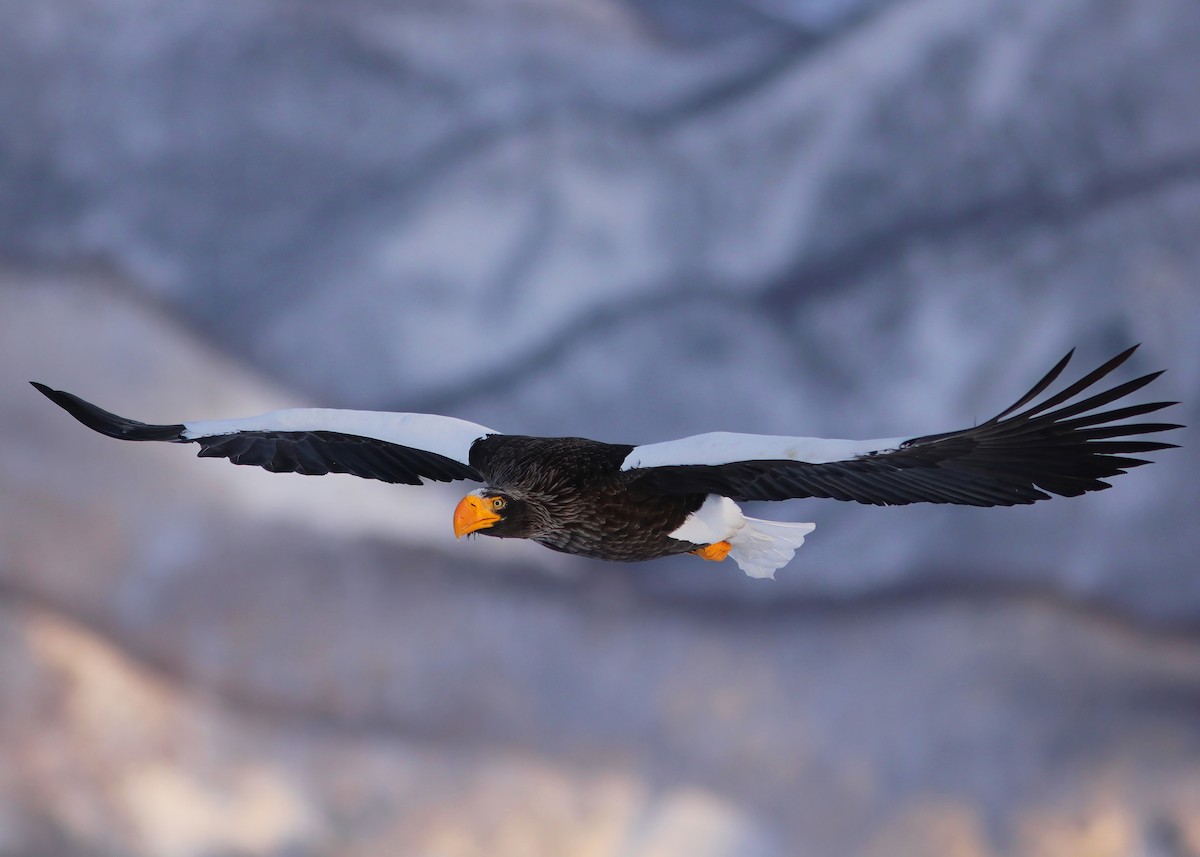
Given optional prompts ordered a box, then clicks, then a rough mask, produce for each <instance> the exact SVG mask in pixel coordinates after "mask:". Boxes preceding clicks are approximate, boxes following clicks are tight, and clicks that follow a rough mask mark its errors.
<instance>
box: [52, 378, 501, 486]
mask: <svg viewBox="0 0 1200 857" xmlns="http://www.w3.org/2000/svg"><path fill="white" fill-rule="evenodd" d="M33 386H34V387H36V388H37V389H38V390H40V391H41V392H42V393H44V394H45V395H46V396H47V397H48V398H49V399H50V400H51V401H53V402H54V403H55V404H57V405H59V406H60V407H62V408H63V409H64V410H66V411H67V412H68V413H69V414H71V416H73V417H75V418H76V419H77V420H79V421H80V422H81V423H83V424H84V425H85V426H87V427H88V428H91V429H95V430H96V431H98V432H100V433H101V434H105V435H108V436H109V437H115V438H120V439H121V440H162V441H169V442H172V443H198V444H200V453H199V455H200V457H201V458H228V459H229V460H230V461H232V462H233V463H234V464H252V465H256V466H258V467H263V468H266V469H267V470H271V471H274V472H277V473H293V472H294V473H304V474H309V475H317V476H319V475H324V474H326V473H350V474H353V475H354V476H361V477H363V478H365V479H378V480H380V481H383V482H398V483H403V484H407V485H420V484H421V480H422V478H424V479H433V480H437V481H439V482H450V481H452V480H455V479H473V480H475V481H482V479H481V478H480V476H479V473H478V472H477V471H476V470H475V468H473V467H472V466H471V465H470V463H469V461H468V455H469V452H470V449H471V445H472V444H473V443H474V442H475V441H476V440H478V439H479V438H482V437H485V436H487V435H489V434H496V432H494V431H492V430H491V429H489V428H485V427H484V426H481V425H477V424H476V423H472V422H467V421H466V420H459V419H455V418H453V417H442V416H436V415H434V414H400V413H385V412H380V411H344V410H332V409H324V408H312V409H296V410H286V411H275V412H274V413H270V414H263V415H262V416H257V417H247V418H245V419H237V420H212V421H205V422H187V423H178V424H175V425H147V424H145V423H140V422H137V421H136V420H129V419H125V418H124V417H119V416H117V415H116V414H110V413H109V412H108V411H105V410H102V409H101V408H98V407H96V406H95V405H93V404H91V403H90V402H85V401H84V400H83V399H81V398H79V397H78V396H74V395H72V394H70V393H64V392H61V391H59V390H52V389H50V388H49V387H47V386H46V385H44V384H38V383H36V382H34V383H33Z"/></svg>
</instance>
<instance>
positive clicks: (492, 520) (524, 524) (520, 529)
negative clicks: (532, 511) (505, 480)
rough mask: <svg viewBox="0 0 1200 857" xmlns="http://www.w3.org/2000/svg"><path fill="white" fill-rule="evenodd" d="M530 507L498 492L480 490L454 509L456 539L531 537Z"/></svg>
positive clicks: (472, 493) (509, 495) (460, 502)
mask: <svg viewBox="0 0 1200 857" xmlns="http://www.w3.org/2000/svg"><path fill="white" fill-rule="evenodd" d="M526 511H527V504H526V502H525V501H524V500H520V499H518V498H516V497H513V496H512V495H511V494H506V493H505V492H503V491H496V490H495V489H492V488H480V489H478V490H476V491H472V492H471V493H470V494H468V495H467V496H466V497H463V498H462V500H460V501H459V503H458V506H456V507H455V509H454V536H455V538H462V537H463V536H465V535H467V534H468V533H481V534H483V535H485V536H496V537H497V538H501V539H522V538H528V537H529V526H528V523H529V522H528V516H527V514H526Z"/></svg>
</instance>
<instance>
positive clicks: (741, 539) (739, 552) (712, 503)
mask: <svg viewBox="0 0 1200 857" xmlns="http://www.w3.org/2000/svg"><path fill="white" fill-rule="evenodd" d="M816 527H817V525H816V524H793V523H788V522H785V521H763V520H760V519H758V518H748V517H746V516H745V515H743V514H742V510H741V507H739V506H738V504H737V503H735V502H733V501H732V500H730V499H729V498H728V497H721V496H720V495H718V494H709V495H708V498H707V499H705V501H704V505H703V506H701V507H700V508H699V509H697V510H696V511H695V512H693V513H692V514H690V515H688V517H687V520H686V521H684V522H683V525H682V526H680V527H679V529H677V530H675V531H674V532H673V533H671V538H673V539H679V540H680V541H685V542H692V543H693V544H698V545H711V544H716V543H717V542H729V544H730V545H732V547H731V549H730V551H729V556H730V557H731V558H732V559H733V561H734V562H736V563H737V564H738V568H740V569H741V570H742V571H744V572H746V574H748V575H750V577H771V578H773V577H774V576H775V569H777V568H781V567H782V566H785V565H787V564H788V563H789V562H791V559H792V555H793V554H794V553H795V552H796V548H798V547H800V545H802V544H804V537H805V536H807V535H808V534H809V533H811V532H812V531H813V530H815V529H816Z"/></svg>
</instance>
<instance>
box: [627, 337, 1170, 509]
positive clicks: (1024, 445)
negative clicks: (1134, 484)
mask: <svg viewBox="0 0 1200 857" xmlns="http://www.w3.org/2000/svg"><path fill="white" fill-rule="evenodd" d="M1136 348H1137V346H1136V345H1135V346H1134V347H1133V348H1129V349H1128V350H1126V351H1123V352H1122V353H1120V354H1118V355H1117V356H1116V357H1114V358H1113V359H1111V360H1109V361H1108V362H1107V363H1105V364H1104V365H1103V366H1100V367H1099V368H1098V369H1096V370H1095V371H1094V372H1091V373H1089V374H1088V375H1086V376H1085V377H1083V378H1081V379H1079V380H1078V381H1076V382H1075V383H1074V384H1071V385H1070V386H1068V387H1066V388H1065V389H1063V390H1061V391H1060V392H1058V393H1055V394H1054V395H1052V396H1049V397H1048V398H1046V399H1045V400H1043V401H1042V402H1040V403H1038V404H1036V405H1033V406H1031V407H1028V408H1026V407H1025V406H1026V405H1029V403H1030V402H1032V401H1034V399H1036V398H1037V397H1038V396H1039V395H1040V394H1041V393H1042V392H1043V391H1044V390H1046V388H1047V387H1049V386H1050V385H1051V384H1052V383H1053V382H1054V380H1055V379H1056V378H1058V376H1059V375H1060V374H1061V373H1062V371H1063V369H1064V368H1065V367H1066V365H1067V363H1068V362H1069V361H1070V359H1071V355H1072V353H1074V352H1073V351H1072V352H1068V354H1067V355H1066V356H1065V357H1064V358H1063V359H1062V360H1060V361H1059V362H1058V364H1057V365H1055V367H1054V368H1053V369H1051V370H1050V371H1049V372H1048V373H1046V376H1045V377H1044V378H1042V380H1040V381H1039V382H1038V383H1037V384H1035V385H1034V386H1033V389H1031V390H1030V391H1029V392H1028V393H1026V394H1025V395H1024V396H1022V397H1021V399H1020V400H1019V401H1018V402H1017V403H1016V404H1014V405H1013V406H1012V407H1010V408H1008V409H1007V410H1005V411H1004V412H1002V413H1000V414H998V415H997V416H995V417H993V418H992V419H990V420H988V421H987V422H985V423H982V424H980V425H977V426H975V427H973V428H969V429H964V430H962V431H955V432H948V433H946V434H935V435H926V436H924V437H915V438H909V439H905V438H889V439H885V440H868V441H847V440H821V439H817V438H798V437H774V436H768V435H745V434H732V433H725V432H718V433H714V434H704V435H696V436H694V437H688V438H683V439H681V440H673V441H667V442H665V443H655V444H649V445H646V446H638V447H635V448H634V449H633V451H632V452H631V453H630V454H629V456H628V457H627V458H626V459H625V461H624V463H623V464H622V470H625V471H631V473H630V480H631V486H632V487H636V488H638V489H641V490H645V491H648V492H653V493H660V494H691V493H709V494H720V495H723V496H725V497H730V498H732V499H734V500H786V499H789V498H795V497H828V498H832V499H835V500H855V501H857V502H859V503H872V504H875V505H901V504H906V503H957V504H962V505H970V506H1012V505H1017V504H1026V503H1033V502H1035V501H1037V500H1044V499H1047V498H1049V497H1050V495H1052V494H1058V495H1060V496H1064V497H1074V496H1077V495H1079V494H1083V493H1084V492H1087V491H1098V490H1100V489H1103V488H1108V487H1109V484H1108V483H1107V482H1104V481H1102V480H1104V479H1106V478H1109V477H1112V476H1116V475H1118V474H1121V473H1124V472H1125V471H1126V470H1127V469H1128V468H1131V467H1137V466H1138V465H1140V464H1145V463H1146V461H1145V460H1144V459H1141V458H1131V457H1129V456H1130V455H1131V454H1137V453H1143V452H1152V451H1154V450H1158V449H1166V448H1169V447H1173V446H1175V444H1171V443H1163V442H1160V441H1153V440H1144V439H1141V438H1140V436H1141V435H1147V434H1152V433H1154V432H1160V431H1168V430H1170V429H1174V428H1181V426H1178V425H1175V424H1173V423H1128V422H1118V421H1119V420H1127V419H1129V418H1132V417H1139V416H1142V415H1144V414H1149V413H1153V412H1154V411H1157V410H1160V409H1162V408H1165V407H1168V406H1170V405H1173V404H1176V403H1175V402H1151V403H1148V404H1140V405H1129V406H1126V407H1120V408H1114V409H1113V410H1108V411H1099V409H1100V408H1103V407H1104V406H1106V405H1108V404H1111V403H1112V402H1115V401H1117V400H1118V399H1122V398H1124V397H1126V396H1128V395H1130V394H1131V393H1133V392H1135V391H1137V390H1140V389H1141V388H1142V387H1144V386H1146V385H1147V384H1149V383H1150V382H1151V381H1153V380H1154V379H1155V378H1157V377H1158V376H1159V375H1160V374H1162V373H1161V372H1153V373H1151V374H1149V375H1143V376H1142V377H1140V378H1135V379H1134V380H1132V381H1126V382H1125V383H1123V384H1118V385H1117V386H1115V387H1112V388H1111V389H1108V390H1105V391H1103V392H1100V393H1095V394H1093V395H1091V396H1089V397H1088V398H1085V399H1083V400H1081V401H1078V402H1074V403H1072V404H1066V403H1067V402H1068V401H1069V400H1071V399H1073V398H1074V397H1076V396H1078V395H1079V394H1080V393H1082V392H1083V391H1084V390H1086V389H1088V388H1089V387H1091V386H1092V385H1094V384H1096V383H1097V382H1098V381H1100V380H1101V379H1102V378H1104V377H1105V376H1107V375H1108V374H1109V373H1110V372H1112V371H1113V370H1114V369H1116V368H1117V367H1118V366H1120V365H1121V364H1122V363H1124V362H1125V361H1126V360H1127V359H1128V358H1129V356H1130V355H1131V354H1132V353H1133V352H1134V351H1135V350H1136ZM1022 408H1025V410H1021V409H1022ZM1130 438H1133V439H1130Z"/></svg>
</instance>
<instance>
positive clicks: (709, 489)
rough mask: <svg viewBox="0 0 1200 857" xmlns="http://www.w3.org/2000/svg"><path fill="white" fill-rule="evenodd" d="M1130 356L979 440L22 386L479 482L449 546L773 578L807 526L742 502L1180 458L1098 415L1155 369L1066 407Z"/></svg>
mask: <svg viewBox="0 0 1200 857" xmlns="http://www.w3.org/2000/svg"><path fill="white" fill-rule="evenodd" d="M1136 348H1137V346H1136V345H1135V346H1134V347H1133V348H1130V349H1128V350H1126V351H1124V352H1122V353H1120V354H1118V355H1117V356H1116V357H1114V358H1112V359H1111V360H1109V361H1108V362H1107V363H1105V364H1104V365H1103V366H1100V367H1099V368H1098V369H1096V370H1095V371H1093V372H1091V373H1089V374H1088V375H1086V376H1085V377H1083V378H1081V379H1080V380H1078V381H1076V382H1075V383H1073V384H1071V385H1069V386H1067V387H1066V388H1064V389H1063V390H1061V391H1059V392H1058V393H1055V394H1054V395H1052V396H1048V397H1046V398H1045V399H1044V400H1042V401H1041V402H1039V403H1037V404H1033V405H1031V404H1030V403H1031V402H1033V401H1034V400H1035V399H1036V398H1037V397H1038V396H1039V395H1040V394H1041V393H1042V392H1043V391H1044V390H1046V388H1047V387H1049V386H1050V385H1051V384H1052V383H1053V382H1054V380H1055V379H1056V378H1058V376H1059V375H1060V374H1061V373H1062V371H1063V369H1064V368H1065V367H1066V365H1067V363H1068V361H1069V360H1070V359H1071V353H1073V352H1071V353H1068V354H1067V355H1066V356H1065V357H1063V359H1062V360H1060V361H1059V362H1058V363H1057V364H1056V365H1055V366H1054V368H1053V369H1051V370H1050V371H1049V372H1047V373H1046V375H1045V377H1043V378H1042V380H1040V381H1038V383H1037V384H1035V385H1034V386H1033V389H1031V390H1030V391H1029V392H1028V393H1026V394H1025V395H1024V396H1022V397H1021V399H1020V400H1019V401H1018V402H1017V403H1016V404H1014V405H1013V406H1012V407H1010V408H1008V409H1007V410H1005V411H1003V412H1002V413H1000V414H998V415H997V416H995V417H993V418H992V419H990V420H988V421H987V422H985V423H981V424H980V425H977V426H974V427H972V428H968V429H963V430H961V431H954V432H947V433H945V434H934V435H925V436H923V437H914V438H903V437H897V438H887V439H881V440H861V441H860V440H823V439H820V438H809V437H780V436H773V435H754V434H735V433H731V432H713V433H709V434H700V435H695V436H693V437H685V438H682V439H680V440H671V441H666V442H664V443H651V444H646V445H643V446H633V445H630V444H619V443H602V442H600V441H595V440H588V439H586V438H578V437H527V436H523V435H509V434H501V433H500V432H497V431H493V430H492V429H489V428H485V427H484V426H481V425H478V424H476V423H472V422H467V421H466V420H460V419H455V418H453V417H443V416H436V415H433V414H406V413H386V412H378V411H349V410H329V409H297V410H284V411H276V412H274V413H270V414H263V415H262V416H257V417H246V418H245V419H234V420H212V421H204V422H186V423H179V424H175V425H147V424H145V423H140V422H136V421H134V420H129V419H125V418H123V417H119V416H116V415H115V414H111V413H108V412H107V411H104V410H101V409H100V408H98V407H96V406H95V405H92V404H90V403H88V402H85V401H84V400H83V399H80V398H79V397H78V396H74V395H72V394H70V393H64V392H61V391H58V390H52V389H50V388H49V387H47V386H45V385H44V384H38V383H36V382H34V384H33V385H34V386H35V387H36V388H37V389H38V390H40V391H41V392H42V393H44V394H45V395H46V396H48V397H49V398H50V399H51V401H53V402H54V403H56V404H58V405H59V406H61V407H62V408H64V409H65V410H66V411H67V412H68V413H70V414H71V415H72V416H74V417H75V418H76V419H77V420H79V421H80V422H81V423H83V424H84V425H86V426H87V427H89V428H91V429H94V430H96V431H98V432H100V433H102V434H105V435H108V436H109V437H115V438H120V439H122V440H162V441H170V442H172V443H198V444H200V452H199V455H200V456H201V457H202V458H209V457H210V458H228V459H229V460H230V461H232V462H233V463H234V464H253V465H256V466H259V467H264V468H266V469H267V470H271V471H275V472H286V473H293V472H294V473H305V474H311V475H321V474H325V473H352V474H354V475H355V476H361V477H364V478H367V479H379V480H382V481H384V482H397V483H404V484H408V485H420V484H422V483H421V480H422V479H433V480H437V481H440V482H450V481H453V480H456V479H469V480H474V481H476V482H482V483H484V486H485V487H483V488H479V489H477V490H475V491H472V492H471V493H469V494H467V496H465V497H464V498H463V499H462V501H461V502H460V503H459V504H458V507H457V508H456V509H455V510H454V533H455V535H456V536H458V537H462V536H464V535H467V534H468V533H482V534H483V535H488V536H497V537H500V538H516V539H533V540H534V541H536V542H539V543H541V544H543V545H545V546H546V547H548V548H552V549H553V550H558V551H563V552H565V553H571V554H579V555H582V556H589V557H596V558H599V559H606V560H619V561H637V560H645V559H653V558H655V557H661V556H668V555H671V554H679V553H693V554H697V555H699V556H701V557H703V558H705V559H711V560H721V559H724V558H725V557H726V556H727V555H728V556H731V557H733V559H734V560H735V561H736V562H737V564H738V565H739V566H740V567H741V568H742V570H743V571H745V572H746V573H747V574H749V575H751V576H752V577H772V576H773V575H774V572H775V569H777V568H780V567H781V566H783V565H785V564H787V563H788V562H789V561H790V560H791V558H792V555H793V553H795V550H796V548H798V547H799V546H800V545H801V544H802V543H803V542H804V537H805V536H806V535H808V533H810V532H812V530H813V529H814V527H815V524H801V523H784V522H778V521H762V520H759V519H757V518H751V517H748V516H746V515H743V514H742V511H741V509H740V508H739V507H738V505H737V502H736V501H744V500H786V499H791V498H796V497H826V498H831V499H834V500H854V501H857V502H859V503H873V504H875V505H882V506H891V505H903V504H906V503H956V504H962V505H969V506H1013V505H1018V504H1027V503H1033V502H1035V501H1037V500H1045V499H1048V498H1049V497H1050V495H1052V494H1057V495H1059V496H1063V497H1075V496H1078V495H1080V494H1083V493H1085V492H1087V491H1099V490H1101V489H1103V488H1108V487H1109V484H1108V483H1107V482H1104V481H1103V480H1104V479H1107V478H1109V477H1112V476H1117V475H1119V474H1121V473H1124V472H1125V471H1126V470H1127V469H1128V468H1130V467H1136V466H1138V465H1141V464H1146V463H1147V462H1146V461H1145V460H1144V459H1141V458H1130V457H1129V455H1130V454H1136V453H1143V452H1151V451H1154V450H1159V449H1166V448H1169V447H1173V446H1174V445H1175V444H1170V443H1163V442H1160V441H1153V440H1144V439H1140V436H1142V435H1147V434H1152V433H1154V432H1161V431H1168V430H1170V429H1175V428H1181V426H1178V425H1175V424H1172V423H1145V422H1138V423H1129V422H1118V421H1120V420H1126V419H1129V418H1131V417H1138V416H1142V415H1144V414H1149V413H1152V412H1154V411H1157V410H1160V409H1161V408H1165V407H1168V406H1170V405H1173V404H1177V403H1175V402H1151V403H1147V404H1139V405H1128V406H1124V407H1119V408H1114V409H1112V410H1107V411H1100V410H1099V409H1101V408H1103V407H1104V406H1106V405H1108V404H1110V403H1112V402H1115V401H1117V400H1118V399H1122V398H1124V397H1125V396H1128V395H1129V394H1131V393H1133V392H1135V391H1136V390H1139V389H1141V388H1142V387H1144V386H1146V385H1147V384H1149V383H1150V382H1151V381H1153V380H1154V379H1155V378H1157V377H1158V376H1159V375H1160V374H1162V373H1161V372H1153V373H1151V374H1149V375H1143V376H1142V377H1140V378H1135V379H1134V380H1132V381H1126V382H1125V383H1123V384H1118V385H1117V386H1115V387H1112V388H1110V389H1108V390H1105V391H1103V392H1100V393H1094V394H1093V395H1090V396H1089V397H1087V398H1085V399H1082V400H1081V401H1078V402H1074V403H1071V404H1067V402H1069V401H1070V400H1071V399H1073V398H1074V397H1076V396H1077V395H1079V394H1080V393H1082V392H1083V391H1084V390H1086V389H1088V388H1089V387H1092V386H1093V385H1094V384H1096V383H1097V382H1098V381H1100V380H1101V379H1102V378H1104V377H1105V376H1107V375H1108V374H1109V373H1110V372H1112V371H1113V370H1114V369H1116V368H1117V367H1118V366H1120V365H1121V364H1122V363H1124V362H1125V361H1126V360H1127V359H1128V358H1129V356H1130V355H1131V354H1132V353H1133V352H1134V350H1135V349H1136ZM1026 406H1028V407H1026ZM1022 408H1024V410H1022ZM1129 438H1137V439H1129Z"/></svg>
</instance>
